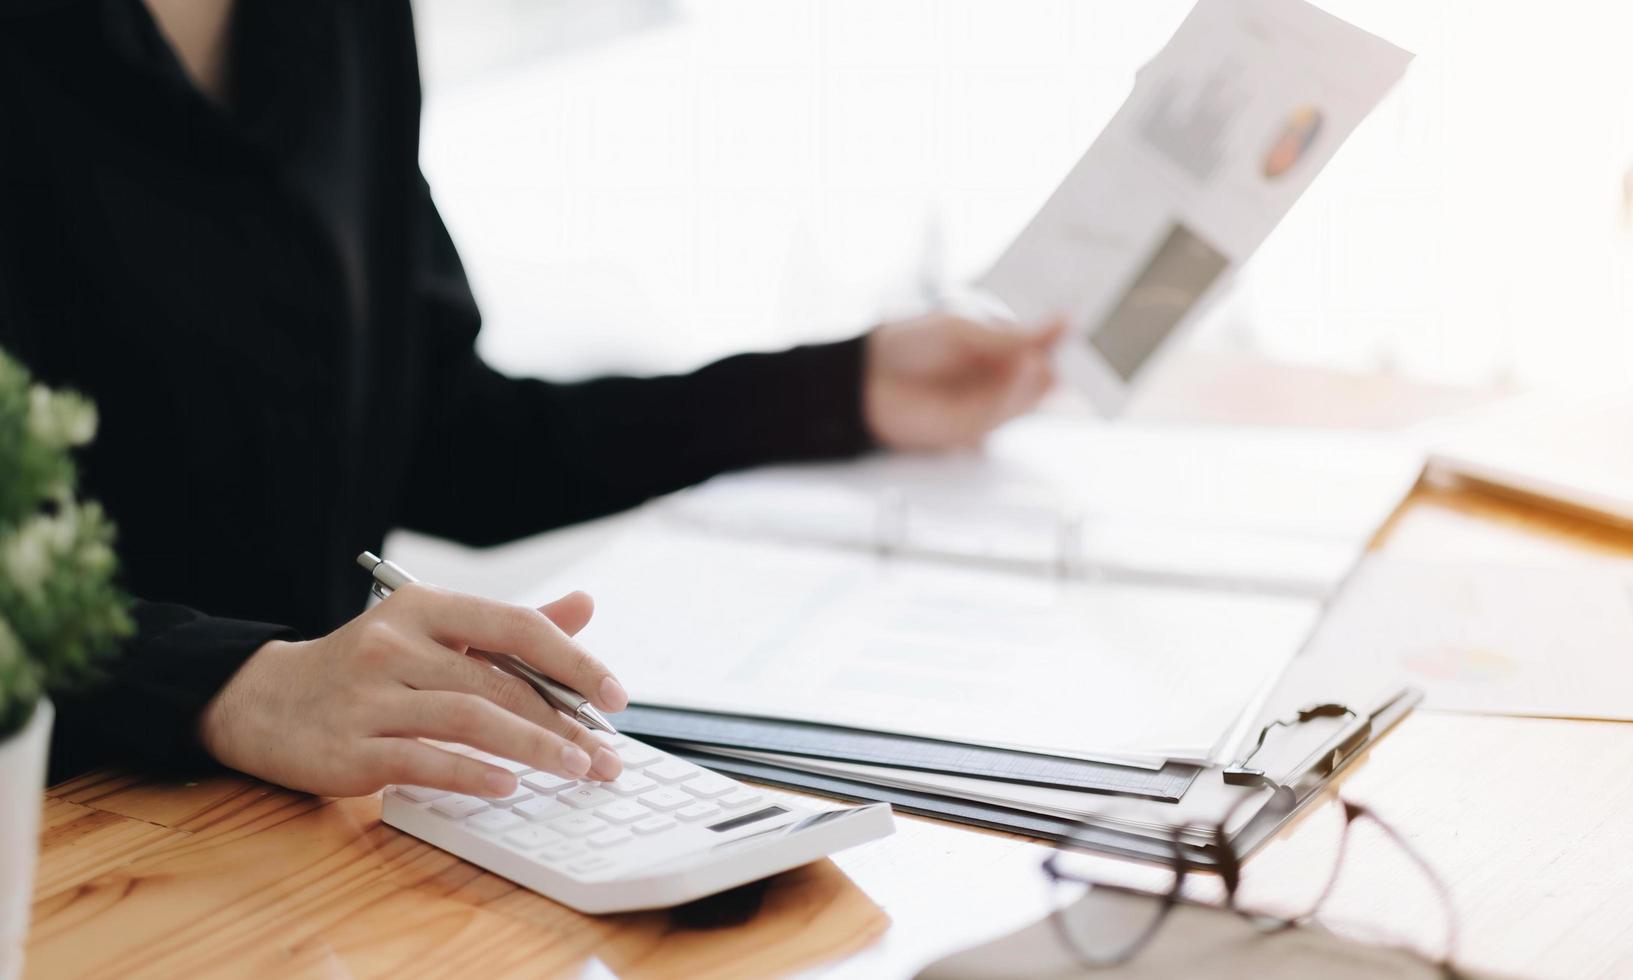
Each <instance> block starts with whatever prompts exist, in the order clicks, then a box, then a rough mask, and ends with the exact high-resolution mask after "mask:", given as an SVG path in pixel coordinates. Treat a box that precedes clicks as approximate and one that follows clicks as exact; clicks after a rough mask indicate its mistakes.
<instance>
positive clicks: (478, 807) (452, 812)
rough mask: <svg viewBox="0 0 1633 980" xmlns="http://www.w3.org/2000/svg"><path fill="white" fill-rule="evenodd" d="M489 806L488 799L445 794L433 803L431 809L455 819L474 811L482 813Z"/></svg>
mask: <svg viewBox="0 0 1633 980" xmlns="http://www.w3.org/2000/svg"><path fill="white" fill-rule="evenodd" d="M487 808H488V801H487V800H479V799H477V798H476V797H474V796H444V797H443V798H442V799H440V800H438V801H436V802H435V803H433V804H431V809H432V810H435V811H436V812H437V813H440V814H442V815H443V816H445V817H453V818H454V819H455V820H458V819H461V818H463V817H468V816H470V815H471V814H473V813H481V812H482V811H483V810H486V809H487Z"/></svg>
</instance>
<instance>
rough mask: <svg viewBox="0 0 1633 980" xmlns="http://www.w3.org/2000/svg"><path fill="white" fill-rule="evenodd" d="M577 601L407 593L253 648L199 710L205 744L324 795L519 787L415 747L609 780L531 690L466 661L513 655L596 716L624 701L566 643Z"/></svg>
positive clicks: (605, 765) (576, 625)
mask: <svg viewBox="0 0 1633 980" xmlns="http://www.w3.org/2000/svg"><path fill="white" fill-rule="evenodd" d="M593 608H594V607H593V604H592V603H591V601H590V597H589V596H587V595H585V594H584V593H582V592H574V593H572V594H570V595H567V596H565V597H563V598H561V599H558V600H556V601H555V602H553V603H551V604H550V605H547V606H545V607H543V608H542V609H537V610H535V609H528V608H526V607H524V606H513V605H509V604H507V603H503V602H495V601H493V600H490V599H481V598H477V597H475V596H469V595H461V594H459V593H455V592H448V591H444V590H442V589H436V588H432V587H430V586H425V585H408V586H404V587H403V588H400V589H398V590H397V591H395V592H393V593H392V594H391V596H390V597H389V598H387V599H386V600H385V601H383V602H381V603H379V604H378V605H376V606H375V607H374V608H372V609H370V610H369V611H367V612H365V613H363V614H362V615H360V616H358V617H357V618H356V619H354V620H352V621H351V622H349V623H347V624H346V625H344V626H342V627H341V628H340V629H337V630H335V631H334V632H333V633H330V634H329V635H328V636H325V637H322V638H320V639H316V640H310V641H307V642H304V643H286V642H282V641H274V642H272V643H268V644H267V645H266V646H263V647H262V648H261V649H259V650H257V651H256V652H255V654H254V655H253V656H251V657H250V658H249V660H247V661H245V663H244V666H243V667H241V668H239V670H238V673H236V674H234V675H233V678H232V680H231V681H229V682H228V683H227V685H226V686H225V687H223V688H222V689H221V691H220V693H218V694H217V695H216V696H215V698H214V699H213V700H212V701H211V702H210V703H209V704H208V705H206V706H205V709H204V711H203V712H202V713H201V715H200V718H199V737H200V738H201V739H202V740H203V743H204V747H205V749H206V750H207V751H209V753H210V754H211V755H213V756H215V758H216V759H218V760H220V761H221V762H222V763H224V764H225V765H228V766H231V767H232V768H234V769H237V770H239V771H241V772H245V773H248V774H250V775H252V776H257V777H260V778H261V779H265V780H269V781H271V782H274V783H279V784H281V785H284V786H288V787H290V788H292V789H298V790H305V791H306V792H309V793H318V794H322V795H326V796H360V795H363V794H366V793H372V792H374V791H375V790H377V789H379V788H380V787H382V786H384V785H386V784H388V783H406V784H411V785H416V786H434V787H436V788H438V789H445V790H450V791H453V792H456V793H468V794H470V795H473V796H488V797H499V796H508V795H509V794H510V793H512V792H513V791H514V790H515V788H516V777H515V776H514V775H512V774H511V773H509V772H506V771H505V770H504V769H500V768H498V767H495V766H490V765H488V764H486V763H483V762H479V761H477V760H476V759H472V758H469V757H467V756H464V755H460V754H457V753H454V752H449V751H447V750H446V749H442V748H438V747H436V746H434V745H428V744H426V743H425V742H423V741H420V740H421V739H422V738H430V739H437V740H439V741H444V742H456V743H459V744H463V745H468V746H471V747H473V748H477V749H481V750H483V751H486V752H491V753H493V754H494V755H497V756H500V757H502V758H506V759H513V760H516V761H517V762H524V763H526V764H527V765H529V766H533V767H534V768H537V769H543V770H546V771H549V772H553V773H556V774H558V775H561V776H567V777H570V778H579V777H587V778H590V779H612V778H614V777H616V776H617V775H618V773H619V772H620V770H621V769H622V763H620V762H619V760H618V756H617V754H616V753H614V752H613V751H612V750H611V749H610V748H608V747H607V746H606V745H604V744H603V743H602V742H601V741H600V740H599V739H597V738H596V737H595V736H593V735H591V734H590V733H589V731H588V730H586V729H585V728H584V727H583V726H582V725H580V724H579V723H578V722H576V721H573V720H572V719H570V718H568V717H566V716H565V715H563V714H561V713H560V712H558V711H556V710H555V709H554V708H552V707H550V705H549V704H547V703H545V701H544V700H543V699H542V698H540V697H539V695H538V694H536V693H534V691H533V689H532V688H531V687H528V686H527V684H526V683H524V682H523V681H520V680H518V679H516V678H515V677H512V676H510V675H509V674H505V673H501V672H500V671H498V670H495V669H494V668H493V667H491V666H489V665H488V664H487V663H486V662H484V661H482V660H478V659H476V658H475V657H472V656H469V655H467V653H466V651H467V650H469V649H472V648H474V649H478V650H492V651H496V652H502V653H509V654H513V655H515V656H517V657H520V658H522V659H523V660H525V661H527V662H528V663H529V664H531V665H532V666H534V667H536V668H538V669H539V670H540V671H542V672H543V673H545V674H547V675H549V676H550V677H553V678H556V679H558V680H560V681H561V682H562V683H564V684H566V685H568V686H569V687H571V688H573V689H574V690H575V691H578V692H580V693H581V694H583V695H585V696H586V697H588V698H589V699H590V701H591V702H592V703H593V704H594V705H595V706H596V707H597V708H600V709H602V710H603V711H621V710H623V709H624V707H625V706H626V705H627V704H628V702H629V697H628V695H626V694H625V693H624V689H623V687H622V686H621V685H620V684H619V683H618V681H617V680H616V679H614V677H613V676H612V674H611V672H609V671H608V670H607V668H606V667H604V666H602V665H601V664H600V663H599V662H598V661H597V660H596V659H595V658H594V657H591V656H590V655H589V654H588V653H586V652H584V650H583V649H582V648H580V647H579V645H578V644H577V643H575V642H573V640H572V635H573V634H575V633H577V632H578V631H579V630H581V629H583V628H584V624H585V623H587V622H589V619H590V614H591V612H592V611H593Z"/></svg>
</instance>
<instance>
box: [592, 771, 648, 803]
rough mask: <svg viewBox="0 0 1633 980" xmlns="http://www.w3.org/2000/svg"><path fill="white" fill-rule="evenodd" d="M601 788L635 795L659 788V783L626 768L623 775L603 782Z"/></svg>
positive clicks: (622, 794)
mask: <svg viewBox="0 0 1633 980" xmlns="http://www.w3.org/2000/svg"><path fill="white" fill-rule="evenodd" d="M601 788H602V789H605V790H609V791H611V792H614V793H617V794H618V795H619V796H634V795H636V794H637V793H645V792H646V791H647V790H649V789H657V788H658V784H657V783H655V782H653V781H652V780H650V779H648V778H646V777H645V776H643V775H641V774H640V773H638V772H633V771H631V770H628V769H626V770H624V772H623V775H621V776H619V777H618V778H617V779H614V780H612V781H611V782H606V783H602V784H601Z"/></svg>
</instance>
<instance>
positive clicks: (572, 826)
mask: <svg viewBox="0 0 1633 980" xmlns="http://www.w3.org/2000/svg"><path fill="white" fill-rule="evenodd" d="M550 829H551V830H554V831H556V832H558V833H561V834H565V835H566V836H568V837H583V836H585V835H586V834H593V833H595V832H596V831H598V830H605V829H607V824H606V821H604V820H597V819H596V818H594V817H592V816H590V815H589V814H588V813H575V814H573V815H571V816H567V817H562V818H561V819H560V820H556V821H553V822H552V823H551V824H550Z"/></svg>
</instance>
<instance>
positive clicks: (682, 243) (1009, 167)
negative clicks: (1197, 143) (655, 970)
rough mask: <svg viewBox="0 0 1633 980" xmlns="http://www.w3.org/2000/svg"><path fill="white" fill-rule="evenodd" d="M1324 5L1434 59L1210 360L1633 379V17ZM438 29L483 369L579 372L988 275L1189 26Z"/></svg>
mask: <svg viewBox="0 0 1633 980" xmlns="http://www.w3.org/2000/svg"><path fill="white" fill-rule="evenodd" d="M591 2H592V3H596V4H600V5H609V4H610V5H614V6H617V5H618V4H620V3H625V0H591ZM1323 5H1324V6H1326V7H1327V8H1328V9H1330V10H1332V11H1333V12H1334V13H1336V14H1338V15H1340V16H1343V17H1345V18H1347V19H1349V20H1351V21H1352V22H1355V23H1357V24H1359V25H1361V26H1364V27H1366V28H1368V29H1371V30H1373V31H1375V32H1377V33H1380V34H1382V35H1384V36H1385V37H1388V38H1390V39H1391V40H1393V41H1395V42H1396V43H1399V44H1401V45H1403V46H1405V47H1407V48H1409V49H1412V50H1414V51H1416V52H1418V54H1419V58H1418V60H1417V62H1416V63H1415V64H1414V65H1413V67H1412V69H1411V70H1410V71H1409V72H1408V76H1407V78H1406V80H1405V81H1404V82H1403V83H1402V85H1401V87H1400V88H1399V89H1398V90H1397V92H1396V93H1395V94H1394V95H1393V96H1391V98H1390V99H1389V101H1388V102H1387V103H1386V104H1385V105H1384V106H1383V107H1381V108H1380V110H1379V112H1378V113H1377V114H1376V115H1375V116H1374V117H1373V118H1372V119H1370V120H1368V122H1367V123H1365V124H1364V125H1363V126H1362V128H1361V129H1359V130H1358V131H1357V132H1356V133H1355V135H1354V136H1353V138H1352V140H1351V143H1350V144H1349V145H1348V146H1347V147H1346V148H1345V149H1344V151H1343V152H1342V153H1341V154H1340V155H1339V156H1338V158H1337V159H1335V160H1334V161H1333V163H1332V165H1331V166H1330V167H1329V169H1328V171H1327V172H1326V173H1325V174H1324V175H1323V176H1322V178H1321V179H1320V180H1319V181H1318V182H1317V184H1316V186H1315V187H1314V188H1313V189H1312V191H1311V192H1310V194H1309V195H1307V197H1306V198H1305V200H1304V201H1302V202H1301V203H1300V204H1299V206H1298V207H1297V208H1296V209H1295V211H1294V212H1293V213H1292V214H1291V215H1289V217H1288V219H1287V220H1286V222H1285V223H1284V224H1283V226H1282V228H1281V229H1279V230H1278V231H1277V233H1276V234H1275V235H1274V236H1273V238H1272V239H1271V241H1270V242H1268V243H1267V244H1266V246H1265V248H1264V250H1263V251H1262V252H1261V254H1260V256H1259V257H1258V259H1256V260H1255V262H1254V264H1253V266H1252V267H1251V270H1250V273H1249V274H1248V275H1247V276H1245V277H1244V278H1245V282H1244V285H1243V286H1242V287H1241V288H1240V289H1239V291H1238V293H1237V294H1236V295H1235V296H1234V297H1232V298H1231V300H1230V302H1229V304H1228V305H1227V306H1226V307H1225V308H1224V309H1222V310H1221V312H1220V315H1219V316H1218V317H1216V318H1215V320H1214V322H1213V323H1211V324H1210V326H1209V328H1208V329H1207V330H1205V331H1203V332H1202V333H1201V334H1200V335H1199V336H1198V338H1197V341H1196V342H1197V343H1200V344H1204V345H1213V346H1234V347H1245V348H1249V349H1253V350H1259V351H1263V352H1265V353H1267V354H1269V355H1271V356H1274V357H1279V358H1285V359H1292V360H1299V361H1307V362H1311V363H1318V364H1324V365H1331V366H1340V367H1349V368H1355V369H1359V370H1380V369H1382V370H1392V371H1398V372H1401V373H1405V374H1408V375H1411V376H1414V377H1420V378H1427V379H1435V380H1451V381H1459V382H1471V383H1476V384H1485V383H1492V382H1495V381H1498V380H1504V379H1513V380H1518V381H1521V382H1524V383H1530V384H1550V383H1559V382H1578V381H1581V380H1584V379H1591V380H1596V381H1597V380H1606V379H1613V378H1617V377H1620V376H1622V375H1624V374H1625V372H1626V370H1627V367H1628V365H1629V364H1630V363H1633V341H1630V339H1629V335H1630V330H1629V325H1630V319H1629V314H1630V300H1629V295H1628V293H1629V291H1628V287H1627V285H1626V283H1627V282H1628V281H1629V276H1630V274H1633V245H1630V242H1633V233H1630V231H1629V227H1628V219H1627V218H1626V216H1625V207H1626V205H1625V202H1624V199H1623V194H1624V192H1623V179H1622V175H1623V173H1624V172H1625V171H1626V169H1627V167H1628V166H1629V165H1630V164H1633V112H1630V109H1633V85H1629V84H1628V83H1629V82H1630V81H1633V79H1630V78H1629V76H1630V75H1633V70H1630V69H1629V67H1628V62H1629V59H1628V57H1627V49H1628V47H1629V39H1630V38H1633V31H1630V30H1629V29H1630V28H1633V10H1629V9H1624V5H1621V4H1609V3H1592V2H1588V0H1574V2H1567V3H1552V4H1533V3H1520V2H1511V3H1469V2H1462V3H1459V2H1452V0H1327V2H1324V4H1323ZM420 7H421V14H422V18H421V24H422V30H423V31H424V32H425V35H426V36H425V38H424V40H423V44H424V46H425V47H426V48H427V73H428V91H429V96H428V102H427V112H426V119H425V149H424V165H425V169H426V172H427V175H428V176H429V177H430V179H431V182H432V186H433V188H434V190H435V192H436V194H437V198H438V200H439V202H440V204H441V205H442V208H443V212H444V215H445V216H446V218H447V219H448V222H449V225H450V227H451V228H452V230H453V232H454V235H455V238H456V240H457V241H458V242H459V244H460V247H461V250H462V252H463V254H464V256H465V259H466V263H467V266H468V267H469V269H470V272H471V276H472V279H473V281H474V282H475V284H476V287H477V290H478V295H479V298H480V299H481V300H482V302H483V305H484V309H485V311H486V313H487V316H488V323H489V326H488V329H487V330H486V331H485V334H484V341H483V342H484V350H485V352H486V353H487V354H488V356H489V357H491V358H492V359H493V360H495V361H496V362H497V363H500V364H501V365H503V366H505V367H507V368H509V369H512V370H517V371H529V372H534V373H542V374H549V375H556V376H570V375H579V374H584V373H591V372H595V371H600V370H607V369H633V370H661V369H673V368H683V367H687V366H689V365H692V364H696V363H699V362H701V361H703V360H706V359H708V358H710V357H713V356H717V355H719V354H722V353H725V352H728V351H731V350H737V349H745V348H767V347H775V346H779V345H782V344H785V343H789V342H793V341H795V340H798V339H803V338H808V337H819V336H832V335H837V334H842V333H846V332H851V331H855V330H859V329H861V328H862V327H864V326H865V325H867V324H868V323H870V322H872V321H874V320H875V319H877V318H878V317H880V316H882V315H886V314H888V313H889V312H892V311H896V310H901V309H906V308H909V307H911V306H912V305H913V304H914V303H916V302H918V300H919V297H920V296H921V295H922V289H923V282H924V280H925V279H926V278H933V277H934V276H937V275H950V276H954V277H958V276H967V275H969V274H972V273H974V272H976V271H978V270H979V269H981V268H982V267H983V265H984V264H985V263H986V262H988V261H990V259H991V257H992V256H993V255H994V254H996V252H997V251H998V250H1000V249H1001V248H1002V247H1003V246H1004V244H1005V243H1006V241H1007V239H1008V237H1009V236H1010V235H1012V234H1013V233H1014V232H1015V230H1017V229H1018V227H1019V226H1020V225H1021V224H1022V223H1023V222H1024V221H1025V220H1026V218H1027V217H1028V216H1029V215H1030V214H1031V213H1032V211H1033V210H1034V209H1035V208H1036V207H1037V205H1038V204H1039V203H1040V202H1041V201H1042V199H1043V198H1044V197H1045V196H1046V195H1047V193H1048V192H1049V190H1050V189H1051V188H1052V186H1053V185H1054V183H1055V182H1056V181H1057V180H1058V179H1059V177H1060V176H1061V175H1062V174H1063V173H1064V172H1065V170H1066V169H1067V167H1069V166H1070V164H1071V163H1072V162H1073V161H1074V160H1075V158H1076V157H1077V156H1078V155H1079V154H1080V153H1081V152H1082V150H1083V148H1084V147H1086V146H1087V145H1088V143H1089V142H1090V141H1091V140H1092V139H1093V136H1094V134H1095V132H1096V130H1097V129H1098V127H1099V126H1100V125H1101V123H1103V122H1104V120H1105V119H1106V118H1108V117H1109V115H1110V114H1111V113H1112V112H1113V111H1114V110H1115V108H1116V107H1117V105H1118V104H1119V103H1120V102H1121V100H1122V98H1123V96H1124V94H1125V93H1126V91H1127V89H1128V87H1129V85H1130V84H1131V82H1132V76H1133V71H1134V69H1135V68H1136V67H1137V66H1138V65H1139V64H1140V62H1141V61H1142V60H1143V58H1144V57H1146V56H1147V55H1148V54H1150V53H1151V52H1153V51H1154V50H1155V49H1156V48H1157V47H1159V46H1160V45H1161V44H1162V43H1163V41H1164V40H1165V39H1166V37H1167V35H1168V33H1169V32H1170V31H1171V30H1172V29H1173V27H1174V25H1175V24H1177V23H1178V21H1179V20H1180V19H1181V18H1182V17H1183V16H1184V13H1185V11H1186V10H1187V9H1188V8H1189V4H1188V3H1185V2H1177V0H1079V2H1065V0H674V2H663V0H647V2H645V3H641V2H639V0H627V3H626V5H625V7H624V8H623V13H621V14H607V13H606V12H605V9H602V10H601V12H600V13H599V14H598V15H597V19H588V18H586V16H585V15H584V14H583V9H584V8H583V7H582V5H576V6H575V4H574V3H573V2H572V0H465V2H464V3H463V4H462V3H461V2H460V0H421V4H420ZM553 7H554V8H560V11H564V13H563V14H562V16H560V17H557V18H555V19H554V20H552V19H551V16H550V10H549V8H553ZM541 10H544V11H545V13H544V14H541V13H540V12H541ZM454 11H461V13H457V14H456V13H454ZM613 21H616V22H617V26H620V27H623V28H627V30H626V31H625V32H624V33H622V34H619V35H618V36H616V37H613V38H612V39H607V38H608V36H609V35H610V34H611V33H613V32H611V31H609V30H607V29H606V28H607V24H608V23H609V22H613ZM574 32H577V33H581V34H583V35H584V43H581V44H575V43H570V42H571V41H572V35H573V34H574ZM558 35H559V36H558ZM484 38H487V39H489V40H486V41H485V40H484ZM485 43H486V44H491V51H492V52H493V60H492V64H491V66H488V67H487V68H486V70H482V69H483V60H482V59H483V54H484V50H485V49H484V44H485Z"/></svg>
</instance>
